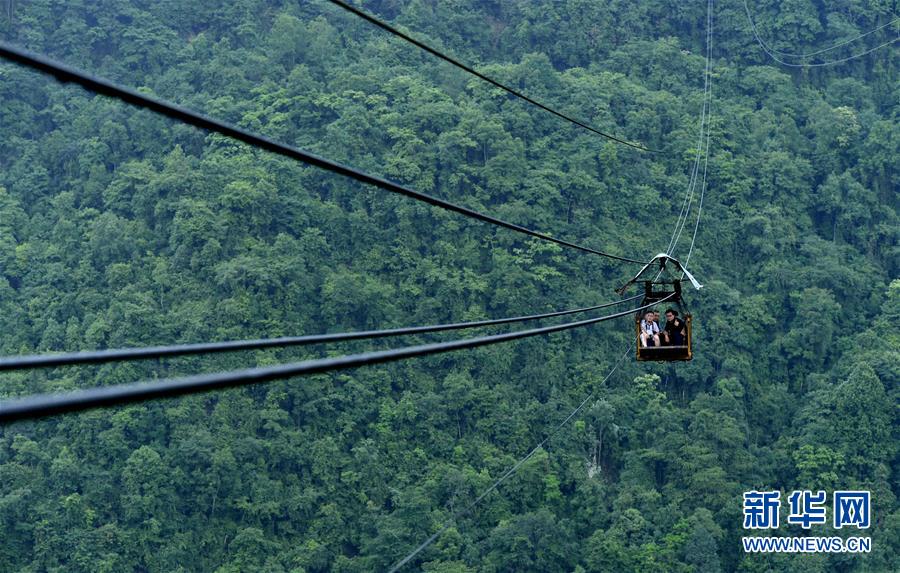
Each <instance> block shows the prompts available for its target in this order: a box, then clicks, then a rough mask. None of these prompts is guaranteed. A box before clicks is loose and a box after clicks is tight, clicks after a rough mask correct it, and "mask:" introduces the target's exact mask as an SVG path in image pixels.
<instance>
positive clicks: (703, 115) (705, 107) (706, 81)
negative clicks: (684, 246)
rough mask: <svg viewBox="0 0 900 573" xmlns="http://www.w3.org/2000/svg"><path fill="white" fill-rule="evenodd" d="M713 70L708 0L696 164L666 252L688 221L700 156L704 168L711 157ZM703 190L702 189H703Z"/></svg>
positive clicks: (710, 4) (670, 250) (710, 5)
mask: <svg viewBox="0 0 900 573" xmlns="http://www.w3.org/2000/svg"><path fill="white" fill-rule="evenodd" d="M711 70H712V0H708V2H707V10H706V65H705V66H704V75H703V103H702V107H701V111H700V131H699V134H698V137H697V155H696V158H695V159H694V165H693V168H692V170H691V178H690V180H689V182H688V191H687V194H686V195H685V199H684V202H683V203H682V205H681V212H680V213H679V214H678V219H677V220H676V222H675V229H674V231H673V232H672V237H671V239H670V240H669V246H668V247H667V248H666V254H668V255H672V254H673V253H674V252H675V247H676V246H677V245H678V241H679V240H680V238H681V233H682V231H683V230H684V226H685V224H686V223H687V218H688V215H689V214H690V209H691V205H692V204H693V201H694V193H695V191H696V188H697V173H698V171H699V168H700V157H701V155H705V157H704V160H703V161H704V169H705V164H706V160H707V159H708V157H709V137H708V134H709V121H710V115H709V112H710V98H711V89H712V82H711V78H710V75H711ZM704 129H705V130H706V133H707V137H706V149H705V153H704V135H703V133H704ZM701 192H702V191H701Z"/></svg>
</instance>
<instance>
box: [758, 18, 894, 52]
mask: <svg viewBox="0 0 900 573" xmlns="http://www.w3.org/2000/svg"><path fill="white" fill-rule="evenodd" d="M895 22H900V18H894V19H893V20H891V21H890V22H888V23H886V24H882V25H881V26H878V27H877V28H872V29H871V30H869V31H868V32H863V33H862V34H860V35H858V36H854V37H853V38H850V39H849V40H844V41H843V42H838V43H837V44H835V45H833V46H829V47H827V48H823V49H821V50H816V51H815V52H809V53H807V54H791V53H789V52H781V51H778V50H776V49H775V48H772V47H771V46H769V49H771V50H772V52H773V53H775V54H778V55H779V56H784V57H785V58H811V57H813V56H818V55H819V54H824V53H825V52H830V51H831V50H836V49H838V48H840V47H842V46H846V45H847V44H852V43H853V42H855V41H857V40H861V39H863V38H865V37H866V36H868V35H870V34H874V33H875V32H878V31H879V30H883V29H885V28H887V27H888V26H890V25H891V24H894V23H895Z"/></svg>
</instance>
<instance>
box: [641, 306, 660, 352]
mask: <svg viewBox="0 0 900 573" xmlns="http://www.w3.org/2000/svg"><path fill="white" fill-rule="evenodd" d="M659 344H660V338H659V323H657V322H656V314H655V313H654V312H653V311H652V310H648V311H647V312H646V313H644V318H642V319H641V346H643V347H644V348H647V347H648V346H659Z"/></svg>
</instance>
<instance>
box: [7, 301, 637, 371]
mask: <svg viewBox="0 0 900 573" xmlns="http://www.w3.org/2000/svg"><path fill="white" fill-rule="evenodd" d="M639 298H641V296H640V295H637V296H633V297H630V298H623V299H621V300H616V301H612V302H607V303H603V304H598V305H594V306H588V307H584V308H575V309H570V310H559V311H555V312H548V313H544V314H533V315H529V316H514V317H508V318H498V319H492V320H479V321H474V322H456V323H449V324H432V325H427V326H411V327H404V328H391V329H385V330H365V331H357V332H336V333H331V334H311V335H306V336H284V337H280V338H260V339H253V340H230V341H225V342H204V343H197V344H173V345H165V346H145V347H139V348H115V349H108V350H90V351H81V352H68V353H59V354H32V355H26V356H6V357H0V371H8V370H24V369H28V368H47V367H56V366H74V365H79V364H99V363H105V362H118V361H124V360H149V359H158V358H170V357H175V356H187V355H194V354H214V353H220V352H236V351H240V350H260V349H264V348H285V347H291V346H301V345H308V344H321V343H331V342H346V341H350V340H368V339H375V338H387V337H391V336H407V335H413V334H426V333H432V332H443V331H448V330H462V329H467V328H481V327H485V326H495V325H500V324H509V323H511V322H526V321H532V320H541V319H545V318H553V317H557V316H565V315H569V314H578V313H583V312H589V311H593V310H599V309H601V308H607V307H610V306H614V305H617V304H622V303H625V302H631V301H633V300H637V299H639Z"/></svg>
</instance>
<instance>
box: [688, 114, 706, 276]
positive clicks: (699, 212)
mask: <svg viewBox="0 0 900 573" xmlns="http://www.w3.org/2000/svg"><path fill="white" fill-rule="evenodd" d="M710 103H712V102H711V101H710ZM709 138H710V131H709V130H707V132H706V159H704V161H703V182H702V183H701V184H700V203H699V205H698V206H697V221H696V222H695V223H694V234H693V235H692V236H691V245H690V247H689V248H688V254H687V257H686V258H685V259H684V265H683V267H684V269H687V268H688V263H690V262H691V255H692V254H693V253H694V243H695V242H696V241H697V231H698V230H699V229H700V219H701V217H703V197H704V196H705V195H706V168H707V166H708V165H709ZM681 277H682V278H684V272H682V273H681Z"/></svg>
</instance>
